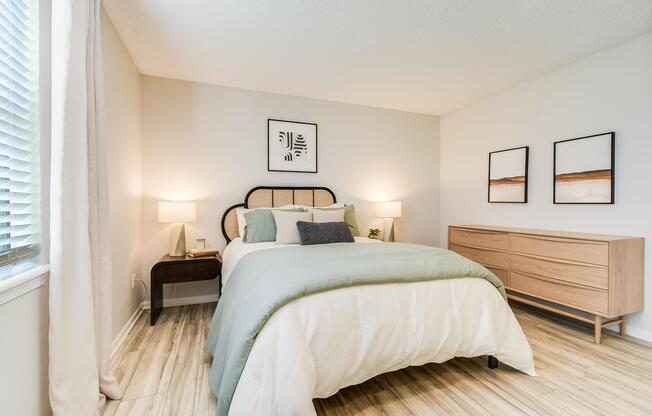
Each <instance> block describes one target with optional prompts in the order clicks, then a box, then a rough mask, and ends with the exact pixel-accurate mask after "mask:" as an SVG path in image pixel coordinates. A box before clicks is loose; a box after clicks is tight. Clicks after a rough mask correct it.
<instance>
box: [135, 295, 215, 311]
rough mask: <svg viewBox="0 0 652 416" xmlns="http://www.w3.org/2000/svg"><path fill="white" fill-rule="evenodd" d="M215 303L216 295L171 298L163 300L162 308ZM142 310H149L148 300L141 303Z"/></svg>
mask: <svg viewBox="0 0 652 416" xmlns="http://www.w3.org/2000/svg"><path fill="white" fill-rule="evenodd" d="M212 302H217V295H202V296H189V297H186V298H172V299H163V307H164V308H166V307H168V306H181V305H195V304H198V303H212ZM142 308H143V309H151V305H150V303H149V301H148V300H146V301H144V302H143V303H142Z"/></svg>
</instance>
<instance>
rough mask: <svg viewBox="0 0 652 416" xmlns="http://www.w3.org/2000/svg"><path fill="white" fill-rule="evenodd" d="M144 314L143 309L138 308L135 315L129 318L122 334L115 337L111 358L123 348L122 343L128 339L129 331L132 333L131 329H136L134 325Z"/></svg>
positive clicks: (121, 331)
mask: <svg viewBox="0 0 652 416" xmlns="http://www.w3.org/2000/svg"><path fill="white" fill-rule="evenodd" d="M142 313H143V310H142V309H141V308H136V310H135V311H134V313H133V314H132V315H131V317H129V319H128V320H127V323H126V324H125V325H124V326H123V327H122V329H121V330H120V332H119V333H118V336H117V337H115V339H114V340H113V342H112V343H111V356H112V357H113V355H114V354H115V353H116V351H118V349H119V348H120V346H122V343H123V342H124V341H125V339H127V334H129V331H131V328H133V327H134V324H135V323H136V321H138V318H140V315H141V314H142Z"/></svg>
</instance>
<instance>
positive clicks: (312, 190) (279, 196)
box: [222, 186, 337, 244]
mask: <svg viewBox="0 0 652 416" xmlns="http://www.w3.org/2000/svg"><path fill="white" fill-rule="evenodd" d="M336 202H337V199H336V198H335V194H334V193H333V191H331V190H330V189H328V188H324V187H320V186H257V187H255V188H253V189H252V190H251V191H249V192H247V196H245V199H244V203H240V204H235V205H233V206H230V207H229V208H227V210H226V211H225V212H224V215H222V234H223V235H224V238H225V239H226V242H227V244H228V243H230V242H231V240H233V239H234V238H236V237H238V236H239V234H240V233H239V232H238V220H237V218H236V215H235V209H236V208H238V207H245V208H264V207H272V208H273V207H282V206H283V205H288V204H294V205H306V206H309V207H323V206H326V205H331V204H334V203H336Z"/></svg>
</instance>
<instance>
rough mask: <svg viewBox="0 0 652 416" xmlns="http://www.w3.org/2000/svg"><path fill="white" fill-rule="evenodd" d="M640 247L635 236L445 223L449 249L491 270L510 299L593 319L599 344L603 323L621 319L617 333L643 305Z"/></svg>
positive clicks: (641, 245)
mask: <svg viewBox="0 0 652 416" xmlns="http://www.w3.org/2000/svg"><path fill="white" fill-rule="evenodd" d="M644 246H645V240H644V239H643V238H637V237H621V236H612V235H597V234H582V233H569V232H558V231H544V230H530V229H522V228H508V227H492V226H485V225H455V226H450V227H449V228H448V248H449V250H452V251H455V252H457V253H459V254H461V255H463V256H464V257H467V258H469V259H471V260H474V261H476V262H478V263H480V264H482V265H484V266H485V267H487V268H488V269H489V270H491V271H492V272H493V273H494V274H495V275H496V276H498V277H499V278H500V279H501V280H502V281H503V283H504V284H505V287H506V288H507V289H508V297H509V299H511V300H515V301H518V302H522V303H527V304H529V305H533V306H536V307H539V308H542V309H545V310H548V311H551V312H555V313H558V314H561V315H565V316H569V317H571V318H574V319H579V320H581V321H585V322H589V323H591V324H593V325H594V326H595V342H596V343H598V344H599V343H600V335H601V330H602V328H604V327H608V326H613V325H616V324H620V333H621V335H622V334H624V332H625V316H626V315H627V314H630V313H634V312H638V311H640V310H642V309H643V269H644V264H643V263H644V255H645V254H644V251H645V248H644ZM542 301H543V302H542ZM557 306H563V307H566V308H558V307H557ZM568 308H571V309H574V310H575V311H572V310H569V309H568ZM576 311H582V312H586V313H589V314H591V315H593V319H589V318H587V317H586V315H585V314H580V313H574V312H576Z"/></svg>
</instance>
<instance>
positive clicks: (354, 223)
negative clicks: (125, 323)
mask: <svg viewBox="0 0 652 416" xmlns="http://www.w3.org/2000/svg"><path fill="white" fill-rule="evenodd" d="M313 209H321V210H324V211H332V210H335V209H342V207H332V208H321V207H317V208H313ZM344 222H345V223H347V224H348V225H349V229H350V230H351V234H353V235H354V236H356V237H357V236H359V235H360V230H359V229H358V219H357V218H356V216H355V206H353V205H344Z"/></svg>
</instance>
